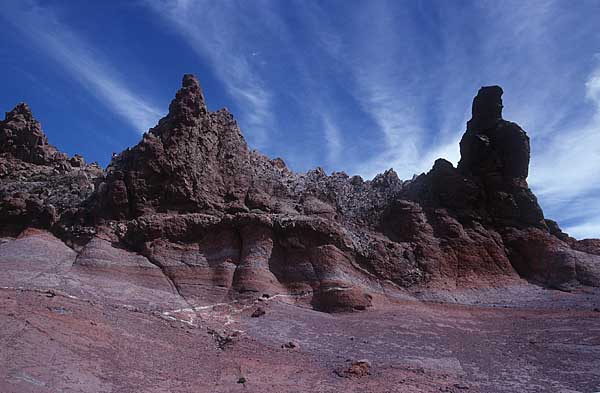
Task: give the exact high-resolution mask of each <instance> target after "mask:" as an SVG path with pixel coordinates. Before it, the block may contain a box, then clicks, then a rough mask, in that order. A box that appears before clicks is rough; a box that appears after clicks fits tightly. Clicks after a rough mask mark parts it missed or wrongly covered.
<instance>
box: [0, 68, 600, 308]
mask: <svg viewBox="0 0 600 393" xmlns="http://www.w3.org/2000/svg"><path fill="white" fill-rule="evenodd" d="M501 96H502V89H501V88H500V87H498V86H492V87H483V88H482V89H480V91H479V93H478V94H477V96H476V97H475V99H474V101H473V116H472V119H471V120H470V121H469V122H468V124H467V131H466V132H465V134H464V136H463V139H462V140H461V143H460V147H461V160H460V163H459V165H458V167H457V168H454V166H453V165H452V164H451V163H449V162H448V161H445V160H443V159H440V160H437V161H436V162H435V164H434V166H433V168H432V169H431V171H430V172H429V173H427V174H422V175H420V176H419V177H417V178H415V179H414V180H412V181H402V180H400V179H398V176H397V175H396V173H395V172H394V171H393V170H389V171H387V172H385V173H384V174H381V175H378V176H376V177H375V178H374V179H373V180H371V181H364V180H363V179H361V178H360V177H358V176H354V177H349V176H348V175H346V174H345V173H341V172H338V173H333V174H332V175H330V176H328V175H326V174H325V173H324V171H323V170H322V169H320V168H317V169H315V170H312V171H309V172H308V173H304V174H301V173H294V172H292V171H290V170H289V169H288V168H287V167H286V165H285V163H284V162H283V160H281V159H278V158H277V159H269V158H267V157H265V156H263V155H261V154H260V153H258V152H256V151H252V150H250V149H249V148H248V146H247V144H246V142H245V140H244V137H243V136H242V134H241V132H240V130H239V128H238V126H237V124H236V122H235V120H234V119H233V116H232V115H231V114H230V113H229V112H228V111H227V110H225V109H222V110H219V111H217V112H209V111H208V110H207V108H206V105H205V101H204V96H203V93H202V90H201V88H200V85H199V83H198V80H197V79H196V78H195V77H194V76H192V75H185V76H184V78H183V85H182V88H181V89H180V90H179V92H177V94H176V97H175V99H174V100H173V101H172V103H171V105H170V107H169V113H168V115H167V116H166V117H164V118H163V119H161V120H160V121H159V123H158V124H157V126H156V127H154V128H152V129H151V130H149V131H148V132H147V133H146V134H144V136H143V138H142V140H141V141H140V142H139V143H138V144H137V145H136V146H134V147H132V148H130V149H127V150H125V151H123V152H122V153H121V154H119V155H117V156H116V157H114V158H113V160H112V161H111V163H110V165H109V166H108V168H107V169H106V171H102V170H101V169H100V168H98V167H97V166H95V165H93V164H92V165H86V164H85V162H84V161H83V159H82V158H81V157H79V156H75V157H73V158H71V159H69V158H68V157H67V156H66V155H65V154H62V153H59V152H57V151H56V149H55V148H53V147H52V146H51V145H49V144H48V142H47V140H46V137H45V136H44V134H43V133H42V131H41V127H40V126H39V123H38V122H37V121H35V120H34V119H33V116H32V115H31V112H30V111H29V109H28V108H27V106H26V105H24V104H21V105H19V106H17V107H16V108H15V109H14V110H13V111H11V112H9V113H8V114H7V116H6V119H5V120H4V121H2V122H0V142H1V145H0V153H1V155H0V179H1V180H0V218H1V220H2V221H0V222H1V225H0V231H1V232H2V234H4V235H11V236H14V235H17V234H18V233H19V232H21V231H23V230H24V229H26V228H28V227H36V228H40V229H44V230H48V231H51V232H52V233H54V235H56V236H57V237H59V238H60V239H62V241H64V242H66V243H67V244H68V245H70V246H71V247H73V248H74V249H75V250H76V251H77V253H78V256H77V260H76V262H75V263H74V264H73V266H74V268H76V269H80V270H82V271H89V272H97V273H98V274H100V272H101V273H102V274H109V275H110V274H116V275H118V276H123V275H125V276H127V277H130V278H131V280H133V281H135V279H136V278H135V277H136V275H139V276H140V277H144V278H143V280H146V281H144V282H145V283H146V284H143V285H145V286H152V285H159V284H158V283H159V282H160V283H162V284H160V285H163V286H164V285H166V286H167V287H169V286H170V288H171V290H172V291H173V292H174V293H176V294H177V295H178V296H182V297H183V298H185V299H187V300H196V301H200V300H203V299H204V300H205V299H211V300H219V299H223V298H227V297H229V298H231V297H233V298H237V297H240V296H242V297H243V296H255V295H258V296H260V295H262V294H266V295H273V294H288V295H292V296H294V297H295V298H297V299H299V301H306V302H307V303H309V304H311V305H312V306H313V307H314V308H316V309H319V310H324V311H340V310H353V309H365V308H367V307H369V306H370V305H371V304H372V303H373V302H374V301H377V299H378V298H381V297H383V296H389V294H390V293H394V292H396V293H401V292H402V291H403V290H409V291H422V290H427V288H439V287H469V286H481V285H501V284H502V283H506V282H511V281H513V280H518V279H519V277H524V278H526V279H529V280H532V281H534V282H536V283H539V284H540V285H547V286H553V287H559V288H562V289H569V288H572V287H574V286H577V285H593V286H600V256H599V254H600V252H598V246H597V244H596V243H597V241H582V242H577V241H576V240H574V239H572V238H570V237H568V235H566V234H564V233H562V231H560V228H559V227H558V225H557V224H556V223H555V222H553V221H550V220H545V219H544V216H543V213H542V210H541V208H540V207H539V205H538V203H537V200H536V198H535V196H534V195H533V193H532V192H531V190H530V189H529V188H528V185H527V174H528V166H529V151H530V150H529V138H528V137H527V134H526V133H525V131H523V130H522V129H521V128H520V127H519V126H518V125H517V124H514V123H511V122H508V121H506V120H503V119H502V99H501ZM116 272H121V273H118V274H117V273H116ZM128 280H129V278H128ZM140 280H142V278H140ZM152 283H155V284H152ZM140 285H141V284H140Z"/></svg>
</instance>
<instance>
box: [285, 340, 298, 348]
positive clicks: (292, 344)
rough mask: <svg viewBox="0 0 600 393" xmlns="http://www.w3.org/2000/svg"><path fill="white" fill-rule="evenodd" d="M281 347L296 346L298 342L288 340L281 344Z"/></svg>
mask: <svg viewBox="0 0 600 393" xmlns="http://www.w3.org/2000/svg"><path fill="white" fill-rule="evenodd" d="M281 348H287V349H294V348H298V343H296V342H294V341H288V342H287V343H285V344H283V345H282V346H281Z"/></svg>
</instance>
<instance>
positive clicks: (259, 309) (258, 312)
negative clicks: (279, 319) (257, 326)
mask: <svg viewBox="0 0 600 393" xmlns="http://www.w3.org/2000/svg"><path fill="white" fill-rule="evenodd" d="M266 313H267V312H266V311H265V309H264V308H262V307H257V308H256V310H254V312H253V313H252V315H251V317H252V318H258V317H262V316H263V315H265V314H266Z"/></svg>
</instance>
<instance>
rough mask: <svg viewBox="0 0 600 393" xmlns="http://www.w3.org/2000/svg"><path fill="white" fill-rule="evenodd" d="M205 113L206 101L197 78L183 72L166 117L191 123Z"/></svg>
mask: <svg viewBox="0 0 600 393" xmlns="http://www.w3.org/2000/svg"><path fill="white" fill-rule="evenodd" d="M206 113H207V109H206V102H205V100H204V94H203V93H202V88H201V87H200V83H199V82H198V79H197V78H196V77H195V76H194V75H192V74H185V75H184V76H183V81H182V83H181V89H179V91H178V92H177V94H176V95H175V99H174V100H173V101H172V102H171V105H170V106H169V115H168V118H170V119H171V120H177V121H181V122H183V123H185V124H193V123H194V120H195V119H199V118H202V117H204V116H205V115H206Z"/></svg>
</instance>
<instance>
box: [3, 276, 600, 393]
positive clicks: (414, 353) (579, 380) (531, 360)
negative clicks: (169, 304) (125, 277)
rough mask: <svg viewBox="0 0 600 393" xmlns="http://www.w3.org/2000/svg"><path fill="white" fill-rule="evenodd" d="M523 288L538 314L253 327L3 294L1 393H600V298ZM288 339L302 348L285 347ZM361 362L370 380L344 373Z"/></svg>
mask: <svg viewBox="0 0 600 393" xmlns="http://www.w3.org/2000/svg"><path fill="white" fill-rule="evenodd" d="M516 291H517V292H519V291H520V292H521V294H522V295H523V294H526V295H528V296H529V297H530V299H531V302H532V306H533V307H530V308H529V307H522V306H521V307H518V308H515V307H514V305H513V308H504V307H490V306H486V307H481V306H464V305H455V304H454V305H453V304H432V303H420V302H414V301H409V302H401V303H395V304H389V305H386V306H385V307H382V308H381V309H378V310H373V311H368V312H361V313H354V314H336V315H329V314H325V313H320V312H316V311H313V310H310V309H308V308H304V307H300V306H295V305H291V304H287V303H285V299H272V300H266V301H262V302H258V303H260V305H261V307H263V308H264V309H265V310H266V314H265V315H263V316H261V317H258V318H252V317H251V316H250V314H251V313H252V311H253V310H254V309H255V308H256V307H257V306H256V305H255V304H254V303H249V304H247V305H246V306H243V305H241V304H234V305H222V306H216V307H202V308H200V309H198V310H196V311H194V312H192V311H182V312H178V313H177V312H175V313H170V315H165V314H163V313H160V312H157V311H153V312H150V311H144V310H142V309H140V308H135V307H131V306H123V305H117V304H110V303H103V302H97V301H86V300H83V299H73V298H70V297H68V296H64V295H61V294H56V295H53V292H52V291H50V292H45V291H32V290H19V289H3V290H2V291H0V309H1V310H2V311H1V313H0V326H1V332H2V333H1V335H0V347H1V348H2V351H1V353H0V391H1V392H6V393H11V392H236V391H240V392H338V391H344V392H574V391H579V392H593V391H597V390H600V313H598V312H596V311H593V309H592V310H590V309H589V307H590V306H593V305H594V303H593V302H596V304H597V301H598V299H599V295H598V293H595V294H593V293H575V294H567V293H560V292H553V291H544V292H547V293H546V294H545V295H546V296H548V299H552V298H555V299H556V300H557V301H555V302H550V303H543V302H542V303H539V305H536V302H537V301H539V300H543V299H540V296H541V295H540V294H539V293H536V291H537V290H536V289H535V288H528V287H527V286H523V287H521V288H517V289H516ZM532 293H533V294H532ZM470 297H471V298H474V297H476V294H475V293H471V294H470ZM535 299H537V300H535ZM570 306H571V307H572V309H568V307H570ZM167 314H169V313H167ZM172 318H176V319H175V320H173V319H172ZM182 320H185V321H187V322H182ZM289 341H293V342H294V343H295V344H296V345H297V347H296V348H293V349H288V348H282V344H284V343H287V342H289ZM357 359H368V360H369V361H370V363H371V369H370V375H367V376H364V377H362V378H359V377H352V376H350V377H347V376H345V374H344V373H343V371H344V370H345V369H347V368H348V366H349V364H350V362H351V361H352V360H357ZM340 374H341V375H342V376H340ZM240 377H244V378H245V380H246V382H245V383H238V381H239V379H240Z"/></svg>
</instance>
